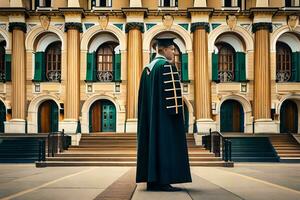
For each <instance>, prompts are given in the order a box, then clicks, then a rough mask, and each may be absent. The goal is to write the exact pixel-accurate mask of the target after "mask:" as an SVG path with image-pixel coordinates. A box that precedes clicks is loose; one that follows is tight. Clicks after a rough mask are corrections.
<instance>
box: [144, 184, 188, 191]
mask: <svg viewBox="0 0 300 200" xmlns="http://www.w3.org/2000/svg"><path fill="white" fill-rule="evenodd" d="M147 190H148V191H164V192H178V191H181V190H182V189H181V188H178V187H173V186H171V185H170V184H153V183H150V184H149V183H148V184H147Z"/></svg>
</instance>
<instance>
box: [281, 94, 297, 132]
mask: <svg viewBox="0 0 300 200" xmlns="http://www.w3.org/2000/svg"><path fill="white" fill-rule="evenodd" d="M297 132H298V108H297V104H296V103H295V102H293V101H291V100H286V101H284V102H283V103H282V106H281V108H280V133H297Z"/></svg>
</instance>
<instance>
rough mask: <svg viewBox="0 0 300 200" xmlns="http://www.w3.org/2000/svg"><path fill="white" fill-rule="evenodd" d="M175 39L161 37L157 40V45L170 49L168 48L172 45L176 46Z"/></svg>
mask: <svg viewBox="0 0 300 200" xmlns="http://www.w3.org/2000/svg"><path fill="white" fill-rule="evenodd" d="M174 39H175V37H159V38H156V39H155V40H156V45H157V46H159V47H160V46H162V47H168V46H171V45H174V41H173V40H174Z"/></svg>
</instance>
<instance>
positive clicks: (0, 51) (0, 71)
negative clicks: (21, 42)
mask: <svg viewBox="0 0 300 200" xmlns="http://www.w3.org/2000/svg"><path fill="white" fill-rule="evenodd" d="M4 46H5V43H4V42H1V43H0V81H4V80H5V48H4Z"/></svg>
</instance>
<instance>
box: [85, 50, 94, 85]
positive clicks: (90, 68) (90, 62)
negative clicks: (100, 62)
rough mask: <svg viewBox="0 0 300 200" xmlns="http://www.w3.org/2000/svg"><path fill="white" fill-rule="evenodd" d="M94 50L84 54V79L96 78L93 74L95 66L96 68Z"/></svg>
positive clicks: (91, 79) (92, 79)
mask: <svg viewBox="0 0 300 200" xmlns="http://www.w3.org/2000/svg"><path fill="white" fill-rule="evenodd" d="M95 55H96V53H95V52H92V53H87V56H86V60H87V63H86V81H94V80H95V78H96V75H95V68H96V63H95V61H96V59H95Z"/></svg>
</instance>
